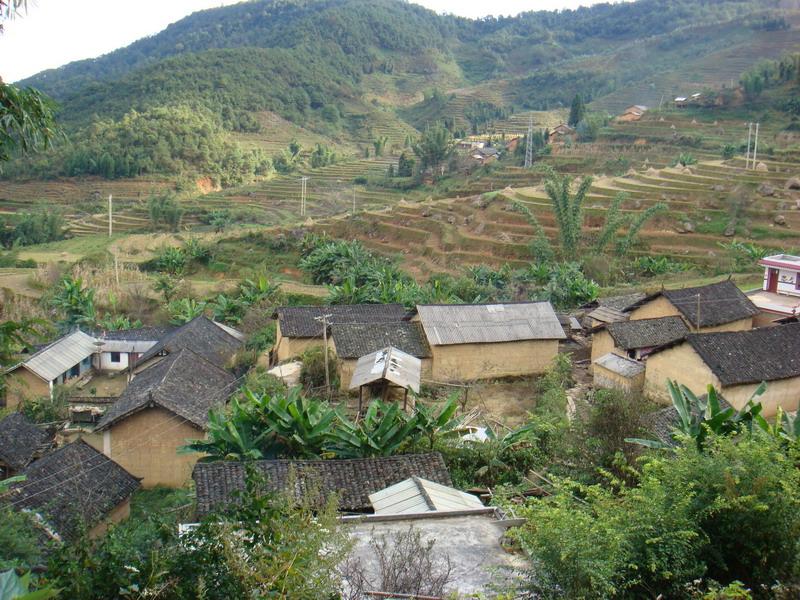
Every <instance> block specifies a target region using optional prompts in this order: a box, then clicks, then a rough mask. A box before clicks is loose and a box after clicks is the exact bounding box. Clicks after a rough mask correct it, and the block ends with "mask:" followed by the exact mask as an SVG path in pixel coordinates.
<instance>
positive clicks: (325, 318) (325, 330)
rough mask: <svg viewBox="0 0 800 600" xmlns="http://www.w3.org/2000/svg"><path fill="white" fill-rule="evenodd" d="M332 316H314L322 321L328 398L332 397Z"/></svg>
mask: <svg viewBox="0 0 800 600" xmlns="http://www.w3.org/2000/svg"><path fill="white" fill-rule="evenodd" d="M332 316H333V315H332V314H327V315H321V316H319V317H314V320H315V321H319V322H320V323H322V343H323V345H324V348H325V350H324V352H325V390H326V391H327V393H328V398H330V397H331V372H330V367H329V366H328V319H330V318H331V317H332Z"/></svg>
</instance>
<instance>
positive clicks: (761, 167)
mask: <svg viewBox="0 0 800 600" xmlns="http://www.w3.org/2000/svg"><path fill="white" fill-rule="evenodd" d="M756 171H758V172H759V173H766V172H767V171H769V169H768V168H767V165H765V164H764V163H763V162H760V163H758V164H757V165H756Z"/></svg>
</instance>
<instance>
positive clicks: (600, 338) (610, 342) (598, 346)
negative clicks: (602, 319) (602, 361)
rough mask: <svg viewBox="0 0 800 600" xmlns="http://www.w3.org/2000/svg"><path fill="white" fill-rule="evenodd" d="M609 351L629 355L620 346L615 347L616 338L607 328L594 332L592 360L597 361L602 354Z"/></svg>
mask: <svg viewBox="0 0 800 600" xmlns="http://www.w3.org/2000/svg"><path fill="white" fill-rule="evenodd" d="M609 352H613V353H614V354H619V355H620V356H627V354H626V353H622V354H620V352H622V351H621V350H619V349H618V348H615V347H614V338H612V337H611V334H610V333H608V330H607V329H601V330H599V331H597V332H595V333H593V334H592V362H594V361H596V360H597V359H598V358H600V357H601V356H605V355H606V354H608V353H609Z"/></svg>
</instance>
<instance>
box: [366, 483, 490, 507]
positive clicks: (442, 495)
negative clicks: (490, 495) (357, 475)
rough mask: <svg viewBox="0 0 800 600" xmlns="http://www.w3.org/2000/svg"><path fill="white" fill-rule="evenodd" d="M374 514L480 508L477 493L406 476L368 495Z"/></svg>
mask: <svg viewBox="0 0 800 600" xmlns="http://www.w3.org/2000/svg"><path fill="white" fill-rule="evenodd" d="M369 501H370V502H371V503H372V507H373V508H374V509H375V514H376V515H406V514H419V513H426V512H449V511H455V510H470V509H475V508H477V509H480V508H483V503H482V502H481V501H480V499H478V498H477V497H476V496H473V495H472V494H468V493H466V492H462V491H460V490H457V489H455V488H452V487H448V486H446V485H441V484H440V483H435V482H433V481H428V480H427V479H422V478H421V477H409V478H408V479H406V480H404V481H401V482H400V483H396V484H394V485H392V486H389V487H387V488H385V489H383V490H380V491H378V492H375V493H374V494H370V495H369Z"/></svg>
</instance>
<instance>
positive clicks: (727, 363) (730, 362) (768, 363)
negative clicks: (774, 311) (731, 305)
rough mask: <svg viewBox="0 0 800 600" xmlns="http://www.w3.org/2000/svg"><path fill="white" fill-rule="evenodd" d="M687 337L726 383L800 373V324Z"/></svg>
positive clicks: (712, 369)
mask: <svg viewBox="0 0 800 600" xmlns="http://www.w3.org/2000/svg"><path fill="white" fill-rule="evenodd" d="M686 340H687V342H688V343H689V344H690V345H691V346H692V348H694V350H695V352H697V353H698V354H699V355H700V356H701V357H702V359H703V362H705V363H706V365H708V368H709V369H711V371H712V372H713V373H714V375H716V376H717V377H718V378H719V380H720V382H721V383H722V385H725V386H728V385H739V384H745V383H759V382H761V381H774V380H777V379H788V378H790V377H798V376H800V323H792V324H789V325H777V326H775V327H764V328H761V329H751V330H749V331H730V332H722V333H699V334H691V335H689V336H687V338H686Z"/></svg>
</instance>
